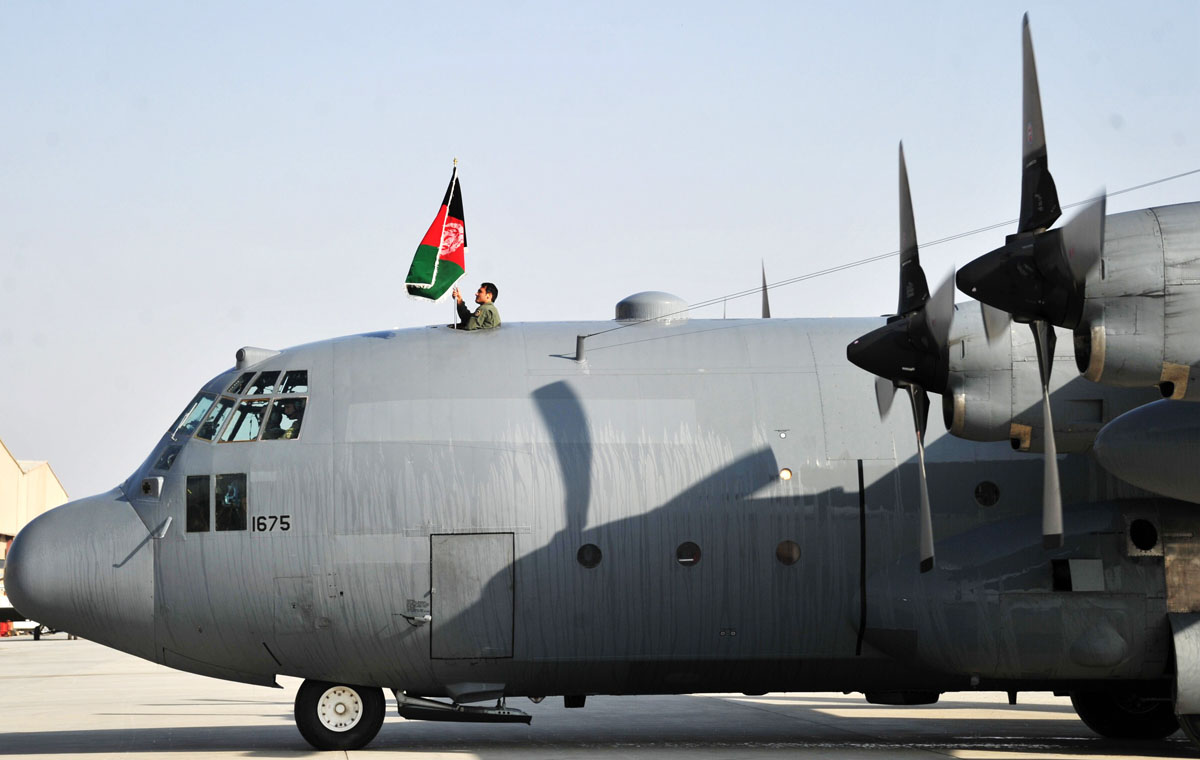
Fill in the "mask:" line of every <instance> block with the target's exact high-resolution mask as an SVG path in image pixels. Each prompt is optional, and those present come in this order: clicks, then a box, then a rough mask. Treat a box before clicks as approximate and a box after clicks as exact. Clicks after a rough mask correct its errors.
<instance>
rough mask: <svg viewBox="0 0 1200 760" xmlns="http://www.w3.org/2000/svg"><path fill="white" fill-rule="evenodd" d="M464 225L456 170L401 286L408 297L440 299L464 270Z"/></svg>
mask: <svg viewBox="0 0 1200 760" xmlns="http://www.w3.org/2000/svg"><path fill="white" fill-rule="evenodd" d="M466 256H467V225H466V222H464V221H463V205H462V193H461V192H459V188H458V167H457V166H455V167H454V172H453V173H452V174H451V175H450V186H449V187H447V188H446V197H445V198H443V199H442V208H441V210H439V211H438V214H437V217H436V218H434V220H433V224H431V225H429V231H428V232H426V233H425V237H424V238H422V240H421V244H420V245H418V246H417V252H416V253H415V254H414V255H413V260H412V266H410V267H409V268H408V277H406V278H405V279H404V285H405V287H407V288H408V294H409V295H410V296H415V297H417V298H428V299H429V300H430V301H438V300H441V298H442V296H444V295H446V293H447V292H449V290H450V286H452V285H453V284H454V283H456V282H458V278H459V277H462V276H463V275H464V274H465V273H466V271H467V259H466Z"/></svg>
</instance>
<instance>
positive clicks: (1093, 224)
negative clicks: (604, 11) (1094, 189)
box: [1062, 190, 1106, 282]
mask: <svg viewBox="0 0 1200 760" xmlns="http://www.w3.org/2000/svg"><path fill="white" fill-rule="evenodd" d="M1105 203H1106V198H1105V194H1104V191H1103V190H1101V191H1100V195H1099V197H1097V198H1096V200H1094V201H1092V202H1091V203H1089V204H1088V205H1087V206H1084V208H1083V210H1082V211H1080V212H1079V213H1078V214H1076V215H1075V216H1074V218H1072V219H1071V221H1069V222H1067V223H1066V224H1065V225H1063V228H1062V247H1063V252H1064V253H1065V254H1066V257H1067V266H1068V267H1069V268H1070V270H1071V276H1072V277H1074V278H1075V282H1083V281H1084V280H1085V279H1086V278H1087V275H1088V272H1090V271H1092V269H1093V268H1095V266H1096V264H1098V263H1099V262H1100V254H1101V253H1103V252H1104V209H1105Z"/></svg>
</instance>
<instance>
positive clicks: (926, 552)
mask: <svg viewBox="0 0 1200 760" xmlns="http://www.w3.org/2000/svg"><path fill="white" fill-rule="evenodd" d="M908 399H909V401H911V402H912V410H913V423H914V427H915V429H916V433H917V459H918V464H919V466H920V476H921V513H920V515H921V528H920V530H921V533H920V541H921V572H923V573H927V572H929V571H930V570H932V569H933V515H932V513H931V510H930V508H929V479H928V477H927V476H926V474H925V424H926V422H928V420H929V394H928V393H926V392H925V390H924V389H923V388H921V387H920V386H916V385H909V386H908Z"/></svg>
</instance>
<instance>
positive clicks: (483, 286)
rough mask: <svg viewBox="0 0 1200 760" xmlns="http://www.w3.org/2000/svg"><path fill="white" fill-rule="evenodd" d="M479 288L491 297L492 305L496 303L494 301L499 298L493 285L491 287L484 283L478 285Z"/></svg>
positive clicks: (498, 293) (498, 292) (488, 283)
mask: <svg viewBox="0 0 1200 760" xmlns="http://www.w3.org/2000/svg"><path fill="white" fill-rule="evenodd" d="M479 287H481V288H483V289H484V290H486V291H487V292H488V293H490V294H491V296H492V303H496V299H497V298H499V297H500V291H499V290H498V289H497V288H496V286H495V285H493V284H492V283H490V282H485V283H483V284H482V285H480V286H479Z"/></svg>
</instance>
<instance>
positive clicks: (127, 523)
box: [5, 489, 155, 659]
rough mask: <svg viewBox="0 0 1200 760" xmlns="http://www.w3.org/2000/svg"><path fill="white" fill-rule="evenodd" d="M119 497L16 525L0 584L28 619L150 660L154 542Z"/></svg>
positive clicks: (91, 499) (117, 493)
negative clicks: (18, 530) (19, 526)
mask: <svg viewBox="0 0 1200 760" xmlns="http://www.w3.org/2000/svg"><path fill="white" fill-rule="evenodd" d="M120 495H121V494H120V491H118V490H116V489H114V490H112V491H110V492H108V493H106V494H102V495H99V496H92V497H89V498H86V499H80V500H78V501H73V502H70V503H68V504H64V505H62V506H61V507H57V508H55V509H52V510H50V511H49V512H46V513H45V514H43V515H40V516H39V517H37V518H36V519H34V520H33V521H32V522H30V523H29V524H28V525H26V526H25V527H24V528H22V529H21V531H20V532H19V533H18V534H17V536H16V538H15V539H14V540H13V543H12V547H11V548H10V549H9V553H8V558H7V560H6V562H5V590H6V591H7V593H8V597H9V599H10V600H11V601H12V603H13V606H14V607H16V608H17V610H19V611H20V612H21V614H23V615H25V616H26V617H28V618H29V619H31V620H36V621H37V622H39V623H42V624H44V625H47V626H49V627H51V628H57V629H60V630H65V631H70V632H71V633H74V634H78V635H80V636H83V637H84V638H87V639H90V640H92V641H96V642H98V643H101V644H105V645H107V646H110V647H113V648H115V649H120V650H122V651H125V652H129V653H130V654H135V655H138V656H139V657H145V658H147V659H154V650H155V647H154V561H153V551H154V547H153V545H152V542H151V540H150V538H149V534H148V533H147V531H146V527H145V525H144V524H143V523H142V521H141V520H140V519H138V516H137V513H136V512H134V510H133V508H132V507H131V506H130V505H129V503H128V502H123V501H118V500H117V499H118V498H119V497H120Z"/></svg>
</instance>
